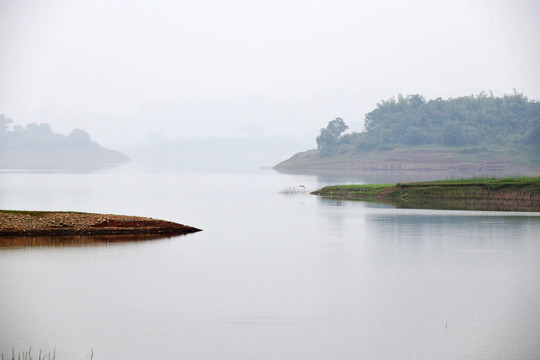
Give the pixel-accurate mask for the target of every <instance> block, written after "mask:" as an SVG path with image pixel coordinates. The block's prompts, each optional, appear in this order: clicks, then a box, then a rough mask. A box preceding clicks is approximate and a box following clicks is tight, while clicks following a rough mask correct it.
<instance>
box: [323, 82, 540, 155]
mask: <svg viewBox="0 0 540 360" xmlns="http://www.w3.org/2000/svg"><path fill="white" fill-rule="evenodd" d="M347 128H348V127H347V125H346V124H345V122H344V121H343V119H341V118H337V119H335V120H332V121H330V122H329V124H328V126H327V128H325V129H321V131H320V134H319V136H318V137H317V146H318V148H319V150H320V152H321V155H323V156H328V155H331V154H336V153H339V152H345V151H351V150H353V151H368V150H374V149H378V150H390V149H392V148H394V147H403V146H420V145H435V146H444V147H465V146H492V145H498V146H506V145H526V144H534V145H540V102H538V101H534V100H529V99H527V97H525V96H523V95H522V94H519V93H516V92H515V91H514V94H512V95H504V96H503V97H494V96H493V94H490V96H488V95H487V94H485V93H484V92H482V93H480V94H479V95H471V96H463V97H459V98H449V99H448V100H443V99H441V98H438V99H435V100H429V101H426V100H425V98H424V97H423V96H422V95H407V96H402V95H399V96H398V97H397V99H396V98H391V99H389V100H386V101H381V102H380V103H378V104H377V107H376V108H375V109H374V110H373V111H371V112H369V113H368V114H366V115H365V119H364V131H362V132H353V133H349V134H346V133H345V131H346V130H347Z"/></svg>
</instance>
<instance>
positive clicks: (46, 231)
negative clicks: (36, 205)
mask: <svg viewBox="0 0 540 360" xmlns="http://www.w3.org/2000/svg"><path fill="white" fill-rule="evenodd" d="M197 231H201V229H197V228H194V227H191V226H187V225H183V224H178V223H175V222H171V221H164V220H159V219H153V218H148V217H140V216H125V215H109V214H107V215H106V214H91V213H81V212H70V211H24V210H0V237H4V236H68V235H69V236H97V235H122V236H127V237H128V239H129V236H133V235H170V236H172V235H185V234H189V233H194V232H197ZM128 235H129V236H128Z"/></svg>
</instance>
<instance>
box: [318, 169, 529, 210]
mask: <svg viewBox="0 0 540 360" xmlns="http://www.w3.org/2000/svg"><path fill="white" fill-rule="evenodd" d="M312 194H313V195H319V196H322V197H325V198H330V199H338V200H363V201H374V202H383V203H387V204H390V205H394V206H397V207H402V208H417V209H447V210H491V211H532V212H540V177H507V178H500V179H498V178H471V179H459V180H438V181H428V182H411V183H397V184H377V185H333V186H326V187H324V188H322V189H319V190H317V191H314V192H312Z"/></svg>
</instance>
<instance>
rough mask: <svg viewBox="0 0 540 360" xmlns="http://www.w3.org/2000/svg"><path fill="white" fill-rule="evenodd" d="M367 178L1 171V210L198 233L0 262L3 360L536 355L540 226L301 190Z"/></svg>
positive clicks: (14, 251) (19, 255) (513, 216)
mask: <svg viewBox="0 0 540 360" xmlns="http://www.w3.org/2000/svg"><path fill="white" fill-rule="evenodd" d="M403 180H408V179H396V181H403ZM368 181H369V179H366V178H362V177H354V176H353V177H348V178H340V177H319V176H311V175H285V174H279V173H277V172H274V171H272V170H260V171H255V172H246V173H220V174H215V173H198V174H193V173H167V172H164V173H158V172H154V173H146V172H144V171H140V170H137V169H123V170H122V169H120V170H110V171H104V172H96V173H60V172H58V173H34V172H8V171H6V172H2V173H0V209H33V210H77V211H84V212H97V213H113V214H125V215H140V216H149V217H154V218H161V219H165V220H170V221H176V222H180V223H184V224H187V225H191V226H195V227H199V228H202V229H203V231H202V232H199V233H195V234H191V235H187V236H180V237H172V238H164V239H158V240H149V241H136V242H129V243H110V244H104V245H99V246H98V245H94V246H64V247H51V246H33V247H8V248H2V249H0V289H1V292H2V295H1V297H0V352H1V353H3V354H11V351H12V349H13V348H15V350H16V351H23V350H27V349H28V347H29V346H31V347H32V352H33V353H34V354H36V355H35V357H37V353H38V352H39V349H43V350H45V351H47V352H48V351H50V352H52V351H53V349H54V348H56V359H58V360H65V359H69V360H73V359H86V358H89V357H90V354H91V351H93V353H94V357H93V358H94V359H96V360H116V359H134V360H137V359H193V360H199V359H201V360H202V359H205V360H207V359H221V360H228V359H231V360H233V359H234V360H242V359H280V360H284V359H310V360H314V359H343V360H348V359H538V358H539V357H540V336H539V334H540V216H539V215H540V214H538V213H507V212H478V211H476V212H475V211H443V210H410V209H397V208H394V207H392V206H389V205H382V204H375V203H367V202H350V201H336V200H326V199H321V198H318V197H315V196H312V195H309V194H308V193H305V192H303V188H301V187H299V185H303V186H305V188H307V189H308V190H315V189H317V188H319V187H321V186H324V185H327V184H336V183H342V182H368Z"/></svg>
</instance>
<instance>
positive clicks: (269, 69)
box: [0, 0, 540, 149]
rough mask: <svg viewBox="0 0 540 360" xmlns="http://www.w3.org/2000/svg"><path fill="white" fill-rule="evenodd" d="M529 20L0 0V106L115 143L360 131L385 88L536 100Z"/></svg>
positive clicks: (430, 10) (357, 6)
mask: <svg viewBox="0 0 540 360" xmlns="http://www.w3.org/2000/svg"><path fill="white" fill-rule="evenodd" d="M538 18H540V4H539V3H538V2H537V1H533V0H518V1H515V0H513V1H502V0H501V1H487V0H476V1H465V0H458V1H427V0H413V1H407V2H405V1H389V0H384V1H376V2H373V1H343V0H339V1H292V2H291V1H271V2H252V1H246V0H234V1H227V2H216V1H180V2H178V1H167V0H158V1H139V2H132V1H115V2H112V3H111V2H109V1H92V2H86V1H80V0H74V1H69V2H66V1H62V0H52V1H46V2H45V1H38V0H29V1H1V2H0V51H1V53H2V56H1V58H0V79H2V81H1V82H0V113H4V114H6V116H8V117H9V118H12V119H13V120H14V121H15V123H18V124H22V125H24V124H26V123H29V122H38V123H40V122H47V123H49V124H50V125H51V127H52V128H53V129H54V130H55V131H58V132H61V133H69V132H70V131H71V130H72V129H73V128H82V129H84V130H86V131H88V132H89V133H90V135H91V136H92V138H93V139H94V140H95V141H97V142H99V143H100V144H102V145H104V146H106V147H109V148H113V149H124V148H129V147H132V146H134V145H138V144H141V143H144V142H145V141H146V135H147V133H148V132H149V131H157V132H161V133H162V134H163V135H164V136H165V137H169V138H176V137H182V138H194V137H195V138H205V137H216V136H218V137H223V136H225V137H230V136H251V137H254V136H259V135H265V136H269V135H280V136H288V137H303V136H307V137H310V138H314V137H315V135H316V133H317V131H318V130H319V129H320V128H321V127H323V126H324V125H325V124H326V123H327V122H328V121H329V120H332V119H334V118H335V117H336V116H341V117H342V118H344V119H345V121H346V122H347V124H349V125H350V126H351V130H360V129H361V128H362V120H363V116H364V114H365V113H367V112H369V111H370V110H372V109H373V108H374V107H375V105H376V103H377V102H378V101H380V100H382V99H388V98H389V97H391V96H395V95H397V94H399V93H403V94H412V93H420V94H423V95H425V96H426V97H427V98H437V97H443V98H447V97H458V96H461V95H470V94H472V93H475V94H478V93H480V92H481V91H489V90H492V91H493V92H494V94H495V95H496V96H500V95H503V94H505V93H512V91H513V89H514V88H515V89H516V90H517V91H519V92H522V93H524V94H525V95H527V96H529V97H530V98H533V99H540V85H539V84H540V70H539V69H538V66H537V64H538V63H540V49H539V46H538V44H537V39H536V34H538V33H540V29H539V26H540V25H539V23H538V21H537V20H538ZM120 134H121V135H120Z"/></svg>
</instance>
